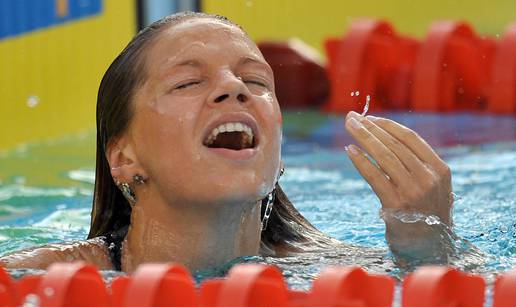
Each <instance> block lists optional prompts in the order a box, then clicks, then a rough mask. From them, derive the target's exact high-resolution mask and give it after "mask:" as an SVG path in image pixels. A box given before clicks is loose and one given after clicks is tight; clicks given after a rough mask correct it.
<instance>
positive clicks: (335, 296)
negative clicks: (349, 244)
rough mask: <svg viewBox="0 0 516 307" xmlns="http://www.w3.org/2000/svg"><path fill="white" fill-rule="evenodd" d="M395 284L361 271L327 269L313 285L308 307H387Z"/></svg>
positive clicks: (388, 279) (386, 278)
mask: <svg viewBox="0 0 516 307" xmlns="http://www.w3.org/2000/svg"><path fill="white" fill-rule="evenodd" d="M393 298H394V280H393V279H392V278H390V277H388V276H380V275H369V274H367V272H366V271H364V270H363V269H362V268H358V267H344V268H337V267H334V268H328V269H326V270H325V271H323V272H322V273H321V274H320V275H319V276H318V277H317V278H316V279H315V280H314V283H313V287H312V291H311V294H310V306H327V307H338V306H362V307H390V306H391V305H392V302H393Z"/></svg>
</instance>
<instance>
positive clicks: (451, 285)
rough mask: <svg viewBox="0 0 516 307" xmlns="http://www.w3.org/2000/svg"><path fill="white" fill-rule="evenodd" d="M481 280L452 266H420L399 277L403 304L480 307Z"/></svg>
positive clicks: (481, 295)
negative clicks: (402, 279)
mask: <svg viewBox="0 0 516 307" xmlns="http://www.w3.org/2000/svg"><path fill="white" fill-rule="evenodd" d="M484 290H485V282H484V279H483V278H482V277H480V276H475V275H469V274H466V273H462V272H460V271H458V270H457V269H454V268H447V267H437V266H433V267H432V266H429V267H421V268H419V269H417V270H416V271H415V272H414V273H412V274H410V275H409V276H407V277H405V279H404V281H403V297H402V306H403V307H449V306H461V307H483V306H484Z"/></svg>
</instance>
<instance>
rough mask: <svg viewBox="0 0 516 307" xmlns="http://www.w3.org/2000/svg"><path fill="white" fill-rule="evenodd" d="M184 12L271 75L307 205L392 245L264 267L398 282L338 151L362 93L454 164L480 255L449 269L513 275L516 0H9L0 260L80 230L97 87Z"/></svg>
mask: <svg viewBox="0 0 516 307" xmlns="http://www.w3.org/2000/svg"><path fill="white" fill-rule="evenodd" d="M185 10H191V11H202V12H208V13H215V14H220V15H224V16H227V17H228V18H230V19H231V20H232V21H234V22H235V23H237V24H239V25H241V26H242V27H243V28H244V29H245V30H246V31H247V33H248V34H249V35H250V36H251V38H253V39H254V40H255V41H256V42H257V44H258V47H259V48H260V49H261V51H262V53H263V55H264V57H265V58H266V60H267V61H268V62H269V64H270V65H271V67H272V69H273V70H274V75H275V82H276V95H277V97H278V100H279V102H280V105H281V107H282V109H283V111H284V112H283V115H284V116H283V119H284V121H283V144H282V159H283V161H284V162H285V166H286V169H287V171H286V173H285V175H284V176H283V177H282V179H281V180H282V183H281V184H282V187H283V188H284V189H285V191H286V193H287V194H288V195H289V197H290V199H291V200H292V201H293V203H295V204H296V207H297V208H298V209H299V210H300V212H301V213H302V214H303V215H304V216H305V217H307V218H308V220H309V221H310V222H312V223H313V224H314V225H315V226H316V227H318V228H319V229H321V230H322V231H323V232H326V233H328V234H330V235H332V236H334V237H335V238H337V239H339V240H342V241H345V242H348V243H350V244H353V245H357V246H365V247H373V248H375V249H376V248H383V249H384V250H385V251H386V253H383V252H382V253H376V254H371V252H367V251H365V250H364V251H362V252H361V253H355V252H353V253H352V254H347V252H346V251H338V252H337V253H342V254H339V256H337V257H336V256H335V255H333V254H329V255H328V257H320V255H319V254H314V256H313V257H316V258H313V259H305V260H303V259H301V260H300V261H297V260H296V259H293V260H292V261H291V262H289V260H288V259H287V260H285V262H284V263H281V261H283V260H281V259H279V258H278V259H277V260H274V259H273V260H270V259H269V260H268V261H270V262H271V263H275V264H278V265H280V266H281V267H282V269H283V270H284V272H286V273H285V274H286V276H288V281H289V284H290V285H291V286H295V287H296V286H297V287H301V288H307V287H310V280H311V278H312V277H313V276H315V275H314V274H315V273H314V272H317V271H318V270H319V269H320V267H323V266H327V265H347V264H354V265H355V264H359V265H362V266H364V267H365V268H368V269H371V270H373V271H375V272H379V273H382V274H387V273H388V274H394V275H399V274H401V275H402V273H403V270H401V271H400V269H399V268H398V267H396V266H394V265H393V264H392V262H390V260H389V259H390V257H389V255H388V253H387V250H386V247H387V246H386V243H385V240H384V235H383V233H384V224H383V222H382V220H381V219H380V218H379V217H378V209H379V208H380V203H379V201H378V199H377V198H376V196H375V194H374V193H373V191H372V190H371V189H370V187H369V186H368V185H367V184H366V182H365V181H364V180H363V179H362V178H361V176H360V175H359V174H358V173H357V171H356V170H355V169H354V167H353V165H352V164H351V162H350V161H349V159H348V158H347V155H346V153H345V152H344V147H345V146H346V145H348V144H349V143H350V142H353V140H351V138H350V137H349V135H348V134H347V133H346V131H345V129H344V128H343V118H344V114H345V113H346V112H348V111H350V110H355V111H358V112H361V111H362V110H363V109H364V104H365V101H366V99H367V98H366V97H367V96H369V97H370V106H369V112H370V113H373V114H379V116H385V117H388V118H391V119H393V120H395V121H398V122H400V123H402V124H404V125H406V126H408V127H409V128H411V129H414V130H415V131H417V132H418V133H419V134H420V135H421V136H422V137H423V138H424V139H425V140H427V141H428V142H429V143H430V144H431V145H432V146H433V147H434V148H435V149H436V150H437V152H438V153H439V154H440V155H441V157H443V158H444V159H445V161H446V162H447V163H448V164H449V165H450V167H451V169H452V172H453V189H454V193H455V194H456V196H455V207H454V216H455V219H454V222H455V225H456V228H455V229H456V230H457V233H458V235H459V236H460V237H461V238H465V239H466V240H469V241H470V242H472V243H473V244H474V245H475V246H477V247H479V248H480V249H481V251H482V253H483V255H481V256H479V255H470V256H468V257H463V258H460V259H459V258H457V259H455V260H456V261H455V260H454V261H455V262H454V261H452V262H450V264H453V265H456V266H458V267H460V268H464V269H468V270H469V269H470V268H473V267H475V266H472V265H470V263H477V262H476V260H475V259H474V258H475V257H476V256H479V257H481V258H482V259H485V260H486V265H485V266H483V267H481V268H478V271H481V272H483V274H484V273H485V274H484V275H489V274H491V273H490V272H495V273H496V272H499V271H504V270H508V269H511V268H514V267H516V257H515V256H514V255H516V223H515V220H514V216H516V190H515V189H514V186H516V0H497V1H483V0H468V1H463V0H454V1H448V0H433V1H414V0H360V1H357V0H319V1H311V0H195V1H194V0H138V1H137V0H0V255H2V254H7V253H10V252H13V251H16V250H19V249H22V248H27V247H31V246H34V245H41V244H47V243H52V242H62V241H73V240H82V239H84V238H85V237H86V235H87V233H88V231H89V224H90V212H91V204H92V198H93V189H94V182H95V146H96V139H95V138H96V132H95V106H96V96H97V90H98V87H99V83H100V80H101V78H102V76H103V74H104V72H105V71H106V69H107V68H108V66H109V65H110V63H111V62H112V61H113V59H114V58H115V57H116V56H117V55H118V54H119V53H120V52H121V50H122V49H123V48H124V47H125V46H126V44H127V43H128V42H129V41H130V39H131V38H132V37H133V36H134V35H135V34H136V33H137V31H139V30H140V29H142V28H143V27H144V26H146V25H148V24H150V23H151V22H153V21H155V20H157V19H159V18H161V17H163V16H166V15H169V14H171V13H175V12H180V11H185ZM193 167H194V166H193ZM461 242H462V241H457V243H456V244H463V243H461ZM468 244H469V243H468ZM468 244H466V243H464V244H463V245H460V246H457V249H458V250H461V249H462V248H467V246H468ZM275 261H276V262H275ZM278 261H279V262H278ZM486 272H487V273H486Z"/></svg>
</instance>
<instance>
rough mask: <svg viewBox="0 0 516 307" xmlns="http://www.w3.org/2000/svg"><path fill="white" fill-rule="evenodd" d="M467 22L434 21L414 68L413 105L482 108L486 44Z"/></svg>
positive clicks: (431, 108) (425, 108) (421, 107)
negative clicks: (483, 43)
mask: <svg viewBox="0 0 516 307" xmlns="http://www.w3.org/2000/svg"><path fill="white" fill-rule="evenodd" d="M481 42H482V40H481V39H480V38H478V37H477V36H476V34H475V33H474V32H473V29H472V28H471V27H470V26H469V25H468V24H466V23H462V22H456V21H442V22H436V23H434V24H432V26H431V27H430V30H429V33H428V36H427V38H426V40H425V41H424V42H423V43H422V45H421V47H420V50H419V53H418V56H417V60H416V63H415V68H414V77H413V87H412V99H411V100H412V106H413V108H414V109H415V110H417V111H435V112H437V111H452V110H457V109H480V108H481V107H482V103H483V102H485V99H486V97H485V96H486V93H485V89H486V85H487V82H488V78H487V77H488V71H489V70H488V67H486V65H485V63H489V61H488V60H487V61H486V60H482V59H483V58H484V57H486V56H488V55H489V53H487V52H485V49H486V46H485V45H484V46H482V44H481Z"/></svg>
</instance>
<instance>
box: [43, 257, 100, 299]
mask: <svg viewBox="0 0 516 307" xmlns="http://www.w3.org/2000/svg"><path fill="white" fill-rule="evenodd" d="M37 295H38V296H39V298H40V306H41V307H46V306H48V307H57V306H59V307H61V306H70V307H72V306H74V307H82V306H85V307H86V306H99V307H102V306H108V295H107V291H106V288H105V285H104V282H103V280H102V277H101V276H100V274H99V272H98V271H97V269H96V268H95V267H94V266H92V265H89V264H86V263H85V262H76V263H55V264H52V265H51V266H50V267H49V268H48V270H47V273H46V274H45V275H44V276H43V277H42V278H41V281H40V282H39V285H38V289H37Z"/></svg>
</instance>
